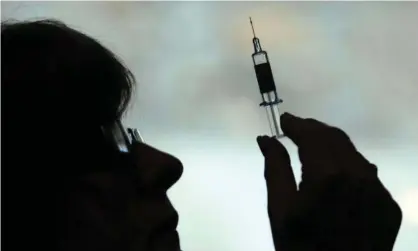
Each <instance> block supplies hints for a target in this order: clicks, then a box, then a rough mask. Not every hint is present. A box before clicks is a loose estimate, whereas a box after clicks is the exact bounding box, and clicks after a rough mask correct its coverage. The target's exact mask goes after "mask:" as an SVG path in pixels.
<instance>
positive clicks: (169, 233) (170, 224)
mask: <svg viewBox="0 0 418 251" xmlns="http://www.w3.org/2000/svg"><path fill="white" fill-rule="evenodd" d="M178 220H179V216H178V214H177V212H175V211H173V214H172V215H171V216H170V217H169V218H167V220H165V221H163V223H162V224H161V225H160V226H158V228H157V229H156V231H155V232H154V233H153V234H152V236H151V238H150V246H151V248H150V250H153V251H181V249H180V240H179V235H178V233H177V231H176V228H177V224H178Z"/></svg>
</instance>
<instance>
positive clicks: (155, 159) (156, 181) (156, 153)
mask: <svg viewBox="0 0 418 251" xmlns="http://www.w3.org/2000/svg"><path fill="white" fill-rule="evenodd" d="M131 153H132V157H133V161H134V164H135V166H136V170H137V174H138V178H139V182H138V183H139V186H140V187H141V188H143V189H146V190H151V191H154V190H156V191H167V190H168V189H169V188H170V187H171V186H173V185H174V184H175V183H176V182H177V181H178V180H179V179H180V177H181V175H182V174H183V164H182V163H181V161H180V160H179V159H177V158H176V157H174V156H172V155H170V154H168V153H165V152H162V151H160V150H157V149H155V148H153V147H151V146H149V145H146V144H144V143H135V144H134V145H133V146H132V148H131Z"/></svg>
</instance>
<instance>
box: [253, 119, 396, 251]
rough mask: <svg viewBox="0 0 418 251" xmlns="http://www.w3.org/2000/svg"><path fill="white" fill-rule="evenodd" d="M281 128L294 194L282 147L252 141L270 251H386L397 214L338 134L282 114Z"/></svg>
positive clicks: (373, 172)
mask: <svg viewBox="0 0 418 251" xmlns="http://www.w3.org/2000/svg"><path fill="white" fill-rule="evenodd" d="M281 125H282V129H283V131H284V133H285V135H287V137H288V138H290V139H291V140H292V141H293V142H294V143H295V144H296V145H297V147H298V153H299V159H300V161H301V163H302V181H301V183H300V185H299V190H298V189H297V185H296V181H295V177H294V174H293V171H292V167H291V163H290V157H289V154H288V152H287V151H286V149H285V147H284V146H283V145H282V144H281V143H280V142H279V141H278V140H276V139H274V138H269V137H267V136H263V137H258V138H257V141H258V144H259V146H260V149H261V151H262V153H263V155H264V157H265V179H266V184H267V193H268V214H269V218H270V225H271V229H272V234H273V240H274V244H275V247H276V250H277V251H279V250H280V251H288V250H326V249H329V248H331V249H332V250H334V249H335V250H346V249H347V250H371V249H372V248H373V250H379V251H380V250H392V248H393V244H394V242H395V239H396V236H397V233H398V230H399V227H400V223H401V211H400V208H399V206H398V205H397V204H396V202H395V201H394V200H393V199H392V198H391V196H390V194H389V192H388V191H387V190H386V189H385V188H384V186H383V185H382V184H381V183H380V181H379V179H378V178H377V169H376V167H375V166H374V165H373V164H371V163H369V162H368V161H367V160H366V159H365V158H364V157H363V156H362V155H361V154H360V153H359V152H358V151H357V150H356V148H355V146H354V144H353V143H352V142H351V140H350V138H349V137H348V136H347V135H346V134H345V133H344V132H343V131H342V130H340V129H338V128H335V127H332V126H329V125H326V124H324V123H322V122H319V121H317V120H314V119H302V118H299V117H296V116H293V115H290V114H288V113H285V114H283V115H282V116H281ZM353 214H354V216H353ZM318 248H319V249H318Z"/></svg>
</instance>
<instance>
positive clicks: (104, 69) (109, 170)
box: [1, 20, 182, 251]
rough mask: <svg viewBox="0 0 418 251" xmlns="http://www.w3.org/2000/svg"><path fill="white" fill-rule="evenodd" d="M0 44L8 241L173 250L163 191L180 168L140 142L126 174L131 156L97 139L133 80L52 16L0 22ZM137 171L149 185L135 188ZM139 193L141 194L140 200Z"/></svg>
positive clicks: (170, 213) (121, 108)
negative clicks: (163, 246) (164, 246)
mask: <svg viewBox="0 0 418 251" xmlns="http://www.w3.org/2000/svg"><path fill="white" fill-rule="evenodd" d="M1 47H2V55H1V57H2V76H1V77H2V136H3V142H2V143H3V147H2V152H3V153H2V157H3V156H4V158H3V159H2V160H3V161H2V162H3V163H2V164H4V165H2V167H3V168H2V171H3V173H5V174H6V177H7V180H6V182H5V183H6V186H5V187H6V188H7V189H5V190H6V192H7V196H6V197H8V203H7V206H6V207H5V211H6V212H7V213H8V214H9V217H8V220H7V221H6V225H7V226H8V232H9V233H10V236H11V238H8V244H7V243H6V244H5V245H6V246H8V247H9V248H11V250H22V248H23V247H21V246H20V245H24V242H22V241H21V240H19V239H17V240H16V239H14V238H22V239H25V242H26V243H31V245H32V246H37V245H41V246H42V247H43V249H44V250H48V247H47V246H48V245H47V243H50V244H51V246H50V247H51V249H52V250H130V248H132V247H136V250H144V251H145V250H154V248H149V247H156V246H158V245H161V243H162V242H161V241H159V240H161V238H163V237H164V238H166V239H167V240H169V241H167V243H171V244H167V245H177V246H178V236H177V234H176V232H175V227H176V225H177V216H176V212H175V211H174V209H173V208H172V206H171V204H170V202H169V200H168V198H167V195H166V191H167V189H168V188H169V187H170V186H171V185H173V184H174V183H175V182H176V181H177V180H178V178H179V177H180V175H181V172H182V166H181V163H180V162H179V161H178V160H177V159H176V158H174V157H172V156H170V155H168V154H166V153H163V152H160V151H158V150H156V149H154V148H151V147H149V146H146V145H144V144H141V145H140V146H137V148H136V149H135V151H136V153H135V154H136V156H140V160H139V161H137V162H138V163H140V164H137V165H139V166H138V167H137V169H136V170H135V169H134V172H133V173H132V172H130V173H129V172H128V171H126V170H125V169H123V168H121V166H123V165H124V164H126V163H127V162H129V161H128V159H129V160H132V158H127V157H126V156H122V155H123V154H122V153H120V152H118V151H116V150H115V149H114V148H113V146H111V145H110V144H108V142H106V140H105V138H104V136H103V133H102V127H103V126H111V125H113V124H114V123H115V122H116V121H118V120H120V119H121V118H122V116H123V114H124V112H125V111H126V109H127V107H128V104H129V101H130V99H131V96H132V91H133V88H134V83H135V81H134V77H133V74H132V73H131V72H130V71H129V70H128V69H127V68H126V67H125V66H124V64H123V63H122V62H121V61H120V60H119V59H118V58H117V57H116V56H115V55H114V54H113V53H112V52H111V51H109V50H108V49H106V48H105V47H104V46H103V45H101V44H100V43H99V42H98V41H96V40H95V39H93V38H91V37H89V36H87V35H85V34H83V33H81V32H80V31H77V30H75V29H72V28H70V27H69V26H67V25H65V24H63V23H62V22H59V21H55V20H40V21H28V22H3V23H2V28H1ZM136 174H138V176H140V177H146V180H144V181H141V182H140V183H142V184H132V181H134V180H135V181H138V180H139V179H135V177H134V176H135V175H136ZM138 187H144V189H145V190H146V194H147V196H141V197H140V198H138V196H137V194H136V190H137V189H138ZM132 208H134V209H135V210H134V211H132ZM129 210H131V211H129ZM132 212H134V213H133V214H132ZM138 219H141V220H138ZM168 219H169V220H170V222H171V223H170V224H169V228H170V229H169V230H164V227H161V225H162V226H166V225H167V220H168ZM41 228H42V229H44V230H42V231H41V230H40V229H41ZM134 230H135V231H134ZM155 231H158V233H157V234H156V233H154V232H155ZM173 232H174V233H175V234H173ZM161 235H163V237H161ZM132 241H135V243H132ZM173 243H174V244H173ZM57 245H59V246H60V248H58V249H57Z"/></svg>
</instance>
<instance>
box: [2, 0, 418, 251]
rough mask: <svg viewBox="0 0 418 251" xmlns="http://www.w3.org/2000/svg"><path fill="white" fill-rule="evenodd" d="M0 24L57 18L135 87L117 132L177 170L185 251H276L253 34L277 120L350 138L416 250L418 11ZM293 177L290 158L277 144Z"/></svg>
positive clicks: (140, 5) (91, 5)
mask: <svg viewBox="0 0 418 251" xmlns="http://www.w3.org/2000/svg"><path fill="white" fill-rule="evenodd" d="M1 7H2V8H1V14H2V20H6V19H18V20H26V19H38V18H57V19H60V20H62V21H64V22H66V23H67V24H69V25H71V26H72V27H74V28H76V29H79V30H81V31H83V32H85V33H87V34H89V35H91V36H93V37H95V38H97V39H98V40H100V41H101V42H102V43H103V44H104V45H106V46H107V47H108V48H110V49H111V50H113V51H114V52H115V53H116V54H118V55H119V56H120V57H121V58H122V59H123V60H124V62H125V63H126V65H127V66H128V67H129V68H130V69H131V70H132V71H133V73H134V74H135V76H136V78H137V81H138V86H137V89H136V96H135V98H134V100H133V103H132V105H131V109H130V110H129V112H128V114H127V116H126V119H125V121H124V122H125V124H126V125H128V126H133V127H137V128H139V129H140V131H141V133H142V134H143V136H144V138H145V140H146V142H147V143H149V144H151V145H153V146H155V147H157V148H160V149H162V150H164V151H167V152H169V153H172V154H173V155H175V156H177V157H179V158H180V159H181V160H182V162H183V164H184V168H185V171H184V175H183V177H182V179H181V180H180V181H179V182H178V184H177V185H176V186H174V187H173V188H172V189H171V190H170V197H171V198H172V200H173V202H174V205H175V206H176V208H177V209H178V211H179V214H180V224H179V232H180V236H181V243H182V248H183V249H184V250H186V251H188V250H197V251H209V250H210V251H212V250H225V251H238V250H239V251H250V250H263V251H273V250H274V249H273V243H272V240H271V236H270V229H269V224H268V218H267V211H266V189H265V183H264V177H263V158H262V156H261V154H260V152H259V150H258V146H257V144H256V140H255V139H256V136H258V135H262V134H268V133H269V129H268V124H267V117H266V113H265V111H264V110H262V109H261V108H260V107H259V106H258V104H259V103H260V98H261V97H260V94H259V91H258V86H257V82H256V77H255V73H254V69H253V65H252V60H251V54H252V52H253V48H252V32H251V27H250V23H249V19H248V17H249V16H251V17H252V18H253V21H254V25H255V29H256V33H257V35H258V37H259V38H260V40H261V44H262V46H263V48H264V49H265V50H267V52H268V53H269V56H270V60H271V64H272V69H273V74H274V77H275V80H276V85H277V88H278V91H279V94H280V96H281V98H282V99H283V100H284V103H283V105H282V106H281V107H282V111H288V112H291V113H293V114H296V115H299V116H302V117H314V118H317V119H319V120H323V121H325V122H327V123H330V124H333V125H336V126H339V127H341V128H342V129H343V130H345V131H346V132H347V133H348V134H349V135H350V136H351V137H352V139H353V141H354V142H355V144H356V145H357V146H358V148H359V150H360V151H361V152H362V153H364V155H365V156H366V157H367V158H368V159H369V160H370V161H372V162H373V163H375V164H376V165H377V166H378V167H379V170H380V171H379V172H380V174H379V175H380V177H381V179H382V180H383V182H384V183H385V185H386V186H387V187H388V188H389V190H390V191H391V192H392V194H393V196H394V197H395V199H396V200H397V201H398V202H399V203H400V205H401V207H402V209H403V213H404V220H403V225H402V228H401V231H400V235H399V236H398V240H397V243H396V247H395V250H396V251H411V250H418V239H417V238H416V237H417V236H418V182H417V181H418V28H417V25H418V3H416V2H4V1H2V2H1ZM284 144H285V145H286V147H287V148H288V150H289V152H290V154H291V158H292V162H293V166H294V169H295V173H296V175H297V176H298V179H299V176H300V171H299V168H300V163H299V161H298V157H297V155H296V154H297V149H296V147H295V146H294V145H293V144H292V143H290V142H288V141H286V140H284Z"/></svg>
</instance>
